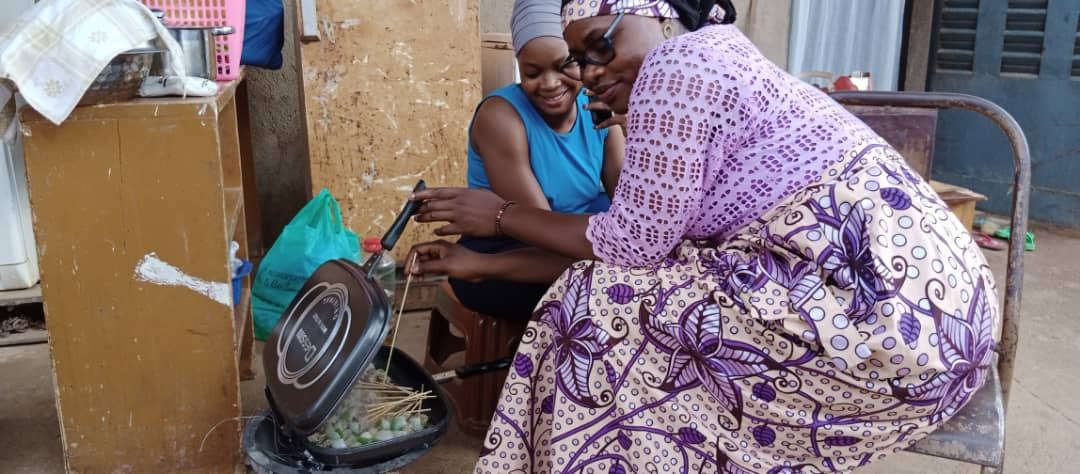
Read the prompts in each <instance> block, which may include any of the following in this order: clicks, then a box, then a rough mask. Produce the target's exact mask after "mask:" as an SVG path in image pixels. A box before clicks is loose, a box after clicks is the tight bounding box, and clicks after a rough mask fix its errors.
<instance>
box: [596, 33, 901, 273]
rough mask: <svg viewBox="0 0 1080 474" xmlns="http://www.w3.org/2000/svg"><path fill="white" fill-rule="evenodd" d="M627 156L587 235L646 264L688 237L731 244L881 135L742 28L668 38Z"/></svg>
mask: <svg viewBox="0 0 1080 474" xmlns="http://www.w3.org/2000/svg"><path fill="white" fill-rule="evenodd" d="M626 132H627V142H626V160H625V164H624V167H623V170H622V174H621V175H620V178H619V184H618V186H617V187H616V190H615V197H614V200H613V201H612V205H611V208H610V209H609V210H608V211H607V212H605V213H601V214H596V215H594V216H592V217H591V218H590V219H589V227H588V230H587V232H586V236H587V238H588V239H589V241H590V242H591V243H592V246H593V252H594V253H595V254H596V255H597V257H599V258H600V259H601V260H603V261H605V262H607V263H613V264H618V265H627V266H645V265H650V264H654V263H657V262H659V261H661V260H662V259H663V258H664V257H665V256H666V255H667V254H668V253H669V252H670V251H671V250H672V249H674V248H675V247H676V246H677V245H678V244H679V243H680V242H681V241H682V240H684V239H688V238H689V239H696V240H705V239H711V240H723V239H725V238H727V237H729V236H730V235H731V234H732V233H734V232H735V231H737V230H738V229H739V228H741V227H743V226H744V225H746V224H748V223H750V222H751V221H753V220H754V219H756V218H757V217H758V216H760V215H762V214H763V213H764V212H766V211H768V210H769V209H771V208H772V207H773V206H774V205H776V204H777V203H779V202H780V201H781V200H782V199H783V198H784V197H785V196H787V195H789V194H791V193H793V192H795V191H797V190H799V189H801V188H802V187H803V186H805V185H807V184H809V183H810V182H812V181H813V180H814V179H815V178H816V177H817V176H818V175H819V174H820V173H821V172H822V171H824V170H825V169H827V168H828V167H829V166H830V165H831V164H833V163H835V162H836V161H837V160H839V159H840V156H841V154H842V153H843V152H845V151H847V150H848V149H850V148H851V147H853V146H854V145H855V144H857V143H866V142H872V143H883V141H882V139H881V138H880V137H878V136H877V135H876V134H875V133H874V132H873V131H872V130H870V128H869V127H867V126H866V125H865V124H863V123H862V122H861V121H859V120H858V119H856V118H855V117H854V116H853V115H851V114H850V113H848V112H847V110H845V109H844V108H843V107H842V106H840V105H839V104H837V103H836V102H835V101H833V100H832V99H830V98H828V96H826V95H825V94H824V93H822V92H821V91H819V90H818V89H816V88H814V87H813V86H811V85H809V84H806V83H804V82H802V81H801V80H799V79H797V78H795V77H793V76H791V75H789V74H787V73H786V72H784V71H783V70H781V69H780V68H778V67H777V66H776V65H774V64H773V63H772V62H770V61H769V60H768V59H766V58H765V57H764V56H763V55H762V54H761V53H760V52H759V51H758V50H757V48H756V47H754V45H753V44H752V43H751V42H750V40H749V39H747V38H746V37H745V36H744V35H743V34H742V32H740V31H739V30H738V29H737V28H736V27H734V26H732V25H717V26H709V27H706V28H702V29H700V30H698V31H695V32H692V33H688V34H684V35H680V36H677V37H675V38H672V39H671V40H668V41H665V42H664V43H662V44H661V45H660V46H658V47H657V48H656V49H654V50H653V51H652V52H651V53H649V55H648V56H647V57H646V58H645V61H644V62H643V64H642V66H641V70H640V71H639V73H638V78H637V81H635V83H634V87H633V90H632V92H631V95H630V103H629V112H628V116H627V126H626Z"/></svg>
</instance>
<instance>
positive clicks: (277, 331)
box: [263, 181, 424, 436]
mask: <svg viewBox="0 0 1080 474" xmlns="http://www.w3.org/2000/svg"><path fill="white" fill-rule="evenodd" d="M423 188H424V182H423V181H420V183H419V184H417V185H416V188H415V189H414V191H419V190H421V189H423ZM416 208H417V204H416V203H414V202H412V201H408V202H406V203H405V206H404V208H403V209H402V210H401V213H399V214H398V217H397V219H395V221H394V223H393V224H392V225H391V226H390V229H389V230H388V231H387V232H386V235H385V236H383V239H382V243H383V249H384V250H383V251H390V250H391V249H393V248H394V244H396V243H397V240H398V237H400V236H401V232H402V231H403V230H404V228H405V224H406V223H408V220H409V218H411V217H412V215H413V214H414V213H415V212H416ZM380 257H381V255H380V254H375V255H372V256H370V257H369V258H368V260H367V262H365V264H364V267H360V266H359V265H357V264H355V263H353V262H350V261H348V260H331V261H329V262H326V263H324V264H322V265H320V266H319V268H318V269H316V270H315V273H313V274H312V275H311V277H310V278H308V280H307V282H305V283H304V286H303V287H301V288H300V291H299V292H298V293H297V294H296V298H294V299H293V301H292V303H290V304H289V307H288V308H287V309H286V310H285V313H284V314H282V315H281V318H280V319H279V320H278V323H277V325H276V326H274V330H273V332H271V333H270V337H268V338H267V339H266V345H265V346H264V348H263V370H264V373H265V374H266V388H267V391H268V392H269V398H270V400H269V402H270V407H271V409H273V410H275V411H276V412H277V414H278V415H280V417H281V419H282V420H283V421H284V423H285V424H286V425H287V426H288V427H289V428H290V429H291V430H292V431H294V432H296V433H300V434H302V435H305V436H306V435H308V434H310V433H312V432H314V431H315V430H316V429H318V428H319V426H320V425H322V424H323V422H324V421H326V420H327V419H328V418H330V415H332V414H333V413H334V409H335V408H336V407H337V405H338V403H340V402H341V400H342V399H344V398H345V396H346V395H347V394H348V393H349V389H350V388H352V386H353V384H354V383H355V382H356V379H357V378H359V377H360V374H361V373H362V372H363V371H364V369H365V368H367V366H368V365H369V364H371V361H372V360H373V359H374V358H375V355H376V354H377V353H378V351H379V347H380V346H381V345H382V342H383V341H384V340H385V339H386V335H387V334H388V333H389V332H390V320H391V318H390V316H391V312H392V308H391V307H390V303H391V302H390V299H389V297H388V296H387V294H386V292H384V291H383V289H382V288H381V287H380V286H379V284H378V283H377V282H376V281H375V280H374V279H372V278H371V276H370V272H369V271H370V269H371V268H374V266H375V265H376V264H377V263H378V259H379V258H380Z"/></svg>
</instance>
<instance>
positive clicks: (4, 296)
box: [0, 283, 41, 307]
mask: <svg viewBox="0 0 1080 474" xmlns="http://www.w3.org/2000/svg"><path fill="white" fill-rule="evenodd" d="M40 302H41V284H40V283H39V284H37V285H34V286H32V287H30V288H26V289H22V290H7V291H0V307H3V306H18V305H21V304H30V303H40Z"/></svg>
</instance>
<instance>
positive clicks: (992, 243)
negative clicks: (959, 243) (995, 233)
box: [971, 232, 1009, 250]
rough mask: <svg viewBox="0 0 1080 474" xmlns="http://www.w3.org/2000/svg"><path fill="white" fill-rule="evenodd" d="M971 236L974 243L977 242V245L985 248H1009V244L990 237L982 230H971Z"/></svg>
mask: <svg viewBox="0 0 1080 474" xmlns="http://www.w3.org/2000/svg"><path fill="white" fill-rule="evenodd" d="M971 238H972V239H973V240H975V243H976V244H979V247H982V248H984V249H987V250H1005V249H1007V248H1009V244H1006V243H1005V242H1002V241H1000V240H997V239H995V238H993V237H990V236H989V235H986V234H984V233H982V232H972V233H971Z"/></svg>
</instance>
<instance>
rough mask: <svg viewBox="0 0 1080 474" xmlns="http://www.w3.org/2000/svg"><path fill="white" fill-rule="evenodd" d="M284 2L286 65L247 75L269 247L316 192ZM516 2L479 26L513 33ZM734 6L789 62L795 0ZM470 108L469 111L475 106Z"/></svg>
mask: <svg viewBox="0 0 1080 474" xmlns="http://www.w3.org/2000/svg"><path fill="white" fill-rule="evenodd" d="M284 3H285V17H286V19H285V21H286V22H285V50H284V51H283V54H284V58H285V61H284V66H283V67H282V69H281V70H278V71H266V70H261V69H255V68H249V69H248V76H247V77H248V90H249V94H250V98H251V101H250V104H251V105H250V107H251V138H252V142H253V143H252V145H253V151H254V154H255V175H256V179H257V183H258V191H259V205H260V208H261V209H260V210H261V212H262V230H263V239H264V242H265V244H266V246H267V247H269V246H270V245H271V244H272V243H273V242H274V239H275V238H277V236H278V234H280V232H281V229H282V228H283V227H284V226H285V224H287V223H288V222H289V220H290V219H291V218H292V216H293V215H294V214H295V213H296V212H297V211H298V210H299V209H300V207H302V206H303V205H304V203H305V202H307V199H308V198H309V197H310V196H311V191H312V190H311V189H309V188H310V184H309V183H310V182H311V180H310V168H309V165H308V145H307V134H306V132H305V127H306V125H305V121H304V120H305V119H304V116H303V113H302V112H301V102H302V101H303V97H302V95H301V92H300V88H301V85H300V76H301V67H300V63H299V61H298V60H297V49H296V48H297V47H298V45H297V43H296V40H295V38H296V18H295V17H296V15H295V12H296V0H284ZM513 4H514V2H513V0H480V3H479V5H480V12H479V23H480V31H481V32H483V33H509V31H510V13H511V10H512V8H513ZM735 7H736V9H737V11H738V13H739V21H738V26H739V27H740V28H741V29H742V30H743V31H744V32H746V33H747V36H749V37H750V39H752V40H753V41H754V42H755V43H756V44H757V45H758V47H759V48H761V50H762V52H763V53H764V54H765V55H766V56H767V57H768V58H769V59H771V60H773V61H775V62H776V63H777V64H779V65H780V66H781V67H785V66H786V63H787V56H788V54H787V53H788V28H789V26H790V19H791V0H735ZM467 110H470V111H471V110H472V106H471V105H470V106H469V107H467ZM316 191H317V190H316ZM354 230H363V229H354Z"/></svg>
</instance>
